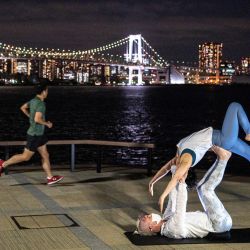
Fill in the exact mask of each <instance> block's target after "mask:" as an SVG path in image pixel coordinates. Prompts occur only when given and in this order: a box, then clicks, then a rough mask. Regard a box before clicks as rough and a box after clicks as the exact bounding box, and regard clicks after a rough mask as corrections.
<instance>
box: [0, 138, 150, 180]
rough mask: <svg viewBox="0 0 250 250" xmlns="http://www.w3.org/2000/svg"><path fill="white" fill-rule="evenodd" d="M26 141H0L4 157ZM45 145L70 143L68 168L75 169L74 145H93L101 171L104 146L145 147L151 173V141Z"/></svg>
mask: <svg viewBox="0 0 250 250" xmlns="http://www.w3.org/2000/svg"><path fill="white" fill-rule="evenodd" d="M24 145H26V141H0V146H2V147H4V148H5V159H8V158H9V148H10V147H13V146H24ZM47 145H70V150H71V157H70V170H71V171H74V170H75V165H76V164H75V160H76V145H93V146H96V149H97V152H98V153H97V159H96V172H97V173H101V169H102V158H103V150H104V149H105V147H127V148H143V149H147V151H148V153H147V174H148V175H151V173H152V151H153V149H154V148H155V145H154V144H152V143H138V142H122V141H100V140H51V141H48V143H47Z"/></svg>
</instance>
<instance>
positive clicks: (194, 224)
mask: <svg viewBox="0 0 250 250" xmlns="http://www.w3.org/2000/svg"><path fill="white" fill-rule="evenodd" d="M186 206H187V186H186V184H185V183H179V184H178V185H177V188H174V189H173V190H172V191H171V193H170V194H169V202H168V206H167V208H166V210H165V212H164V214H163V219H165V220H167V221H166V222H165V223H164V224H162V226H161V234H162V235H164V236H167V237H169V238H174V239H182V238H203V237H205V236H206V235H208V233H209V232H215V230H214V229H213V226H212V223H211V221H210V220H209V218H208V216H207V214H206V213H204V212H200V211H196V212H186Z"/></svg>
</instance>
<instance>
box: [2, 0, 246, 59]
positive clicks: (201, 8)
mask: <svg viewBox="0 0 250 250" xmlns="http://www.w3.org/2000/svg"><path fill="white" fill-rule="evenodd" d="M249 9H250V4H249V3H248V1H243V0H239V1H235V0H231V1H224V0H223V1H209V2H207V1H194V0H192V1H188V2H186V1H183V0H179V1H172V0H171V1H159V0H157V1H154V2H152V1H147V0H145V1H136V2H133V1H126V2H124V1H113V0H108V1H94V2H93V1H89V0H87V1H80V0H78V1H70V2H68V1H64V0H63V1H42V2H37V1H36V2H35V1H31V0H29V1H24V2H22V3H20V2H18V1H8V2H5V3H2V4H1V10H0V14H1V15H0V20H1V27H0V32H1V37H0V42H6V43H9V44H13V45H16V46H31V47H49V48H61V49H91V48H93V47H98V46H102V45H104V44H107V43H109V42H112V41H114V40H118V39H120V38H121V37H123V36H127V35H129V34H137V33H141V34H143V36H144V37H145V38H146V39H147V40H149V41H150V42H151V44H152V46H153V47H155V48H156V49H157V51H158V52H159V54H160V55H162V56H163V57H164V59H166V60H169V61H170V60H185V61H196V62H197V61H198V46H199V44H201V43H204V42H220V43H223V46H224V47H223V59H224V60H236V61H239V60H240V59H241V58H242V57H247V56H249V54H250V48H249V46H248V41H249V40H250V15H249Z"/></svg>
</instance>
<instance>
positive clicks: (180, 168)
mask: <svg viewBox="0 0 250 250" xmlns="http://www.w3.org/2000/svg"><path fill="white" fill-rule="evenodd" d="M191 165H192V156H191V155H190V154H189V153H185V154H183V155H182V156H181V158H180V162H179V163H177V170H176V172H175V174H174V175H173V177H172V179H171V180H170V182H169V183H168V185H167V187H166V189H165V190H164V192H163V193H162V195H161V197H160V199H159V206H160V211H161V213H162V211H163V205H164V201H165V199H166V197H167V196H168V194H169V193H170V192H171V191H172V190H173V188H174V187H175V186H176V185H177V183H178V182H179V181H180V180H181V179H182V178H183V177H184V176H185V175H186V174H187V171H188V170H189V168H190V167H191Z"/></svg>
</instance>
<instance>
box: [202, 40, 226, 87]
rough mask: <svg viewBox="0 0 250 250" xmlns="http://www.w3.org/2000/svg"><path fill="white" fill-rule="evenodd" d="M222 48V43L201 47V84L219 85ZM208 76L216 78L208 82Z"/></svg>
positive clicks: (205, 44)
mask: <svg viewBox="0 0 250 250" xmlns="http://www.w3.org/2000/svg"><path fill="white" fill-rule="evenodd" d="M222 47H223V44H222V43H213V42H211V43H204V44H202V45H199V71H200V73H199V75H200V83H219V81H220V72H219V67H220V62H221V58H222ZM208 76H215V78H214V77H212V78H211V77H210V79H209V81H208V82H206V80H205V79H207V77H208ZM211 79H212V81H211ZM214 79H215V80H214Z"/></svg>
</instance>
